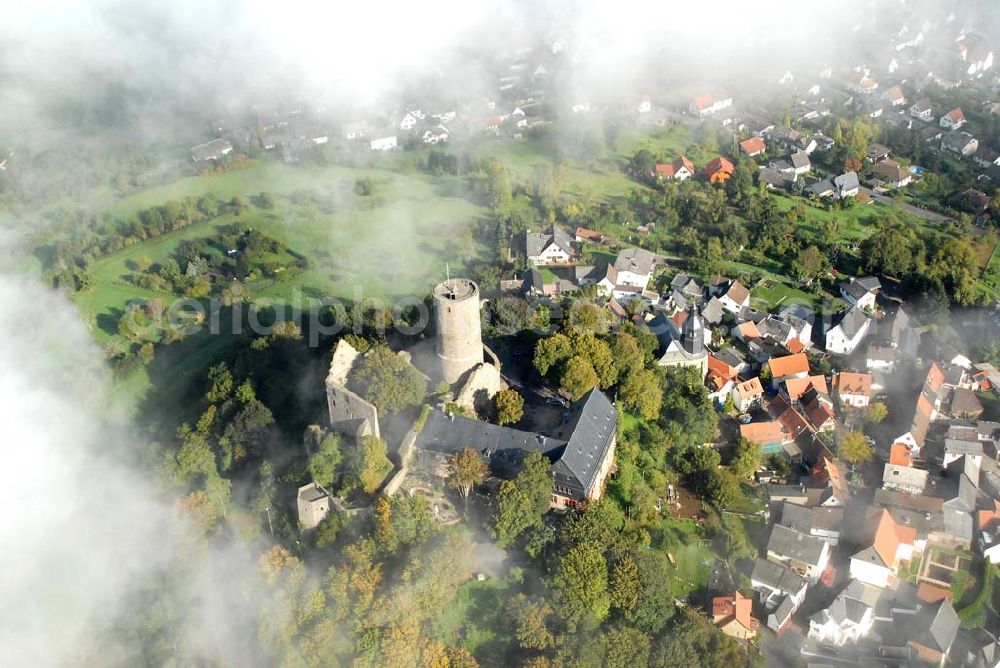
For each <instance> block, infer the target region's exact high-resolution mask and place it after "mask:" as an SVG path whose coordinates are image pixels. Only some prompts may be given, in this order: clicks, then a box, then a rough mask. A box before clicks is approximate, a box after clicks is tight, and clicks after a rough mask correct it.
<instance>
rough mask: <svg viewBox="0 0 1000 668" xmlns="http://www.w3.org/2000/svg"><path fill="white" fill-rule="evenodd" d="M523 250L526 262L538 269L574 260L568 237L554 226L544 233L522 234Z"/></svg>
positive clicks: (571, 244) (573, 252) (574, 256)
mask: <svg viewBox="0 0 1000 668" xmlns="http://www.w3.org/2000/svg"><path fill="white" fill-rule="evenodd" d="M524 248H525V253H526V254H527V256H528V262H530V263H531V264H533V265H535V266H536V267H540V266H543V265H553V264H570V263H571V262H572V261H573V260H574V259H575V258H576V249H575V248H573V243H572V242H571V241H570V238H569V235H568V234H566V233H565V232H563V231H562V230H561V229H559V228H558V227H556V226H555V225H553V226H552V228H551V229H550V230H549V232H548V233H545V232H531V231H530V230H529V231H528V232H525V233H524Z"/></svg>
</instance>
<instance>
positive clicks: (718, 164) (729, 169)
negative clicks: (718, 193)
mask: <svg viewBox="0 0 1000 668" xmlns="http://www.w3.org/2000/svg"><path fill="white" fill-rule="evenodd" d="M734 171H736V168H735V167H733V163H731V162H729V161H728V160H726V159H725V158H723V157H722V156H721V155H720V156H719V157H718V158H715V159H714V160H712V161H711V162H709V163H708V164H707V165H705V174H706V175H707V176H708V180H709V182H710V183H725V182H726V181H728V180H729V177H730V176H732V175H733V172H734Z"/></svg>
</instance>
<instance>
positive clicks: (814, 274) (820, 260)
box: [792, 246, 830, 281]
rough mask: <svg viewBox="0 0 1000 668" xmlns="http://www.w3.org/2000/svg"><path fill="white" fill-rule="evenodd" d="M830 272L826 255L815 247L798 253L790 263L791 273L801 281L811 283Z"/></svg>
mask: <svg viewBox="0 0 1000 668" xmlns="http://www.w3.org/2000/svg"><path fill="white" fill-rule="evenodd" d="M829 270H830V261H829V260H828V259H827V257H826V254H825V253H823V252H822V251H820V249H819V248H817V247H816V246H807V247H806V248H803V249H802V250H801V251H799V254H798V255H796V256H795V261H794V262H792V272H793V273H794V274H795V275H796V276H797V277H798V278H799V279H801V280H805V281H812V280H815V279H817V278H819V277H820V276H821V275H823V274H825V273H826V272H828V271H829Z"/></svg>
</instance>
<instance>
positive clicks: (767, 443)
mask: <svg viewBox="0 0 1000 668" xmlns="http://www.w3.org/2000/svg"><path fill="white" fill-rule="evenodd" d="M740 438H741V439H744V440H747V441H749V442H750V443H758V444H760V450H761V452H762V453H763V454H765V455H773V454H777V453H779V452H781V451H782V449H783V446H784V445H785V443H789V442H791V440H792V439H790V438H788V437H787V435H786V433H785V428H784V427H783V426H782V424H781V423H780V422H778V421H777V420H770V421H767V422H751V423H749V424H741V425H740Z"/></svg>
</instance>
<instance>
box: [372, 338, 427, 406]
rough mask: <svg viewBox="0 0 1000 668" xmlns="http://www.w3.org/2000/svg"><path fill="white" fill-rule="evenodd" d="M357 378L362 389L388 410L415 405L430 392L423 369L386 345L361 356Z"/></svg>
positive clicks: (373, 401) (373, 400) (374, 401)
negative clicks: (418, 369) (419, 368)
mask: <svg viewBox="0 0 1000 668" xmlns="http://www.w3.org/2000/svg"><path fill="white" fill-rule="evenodd" d="M354 380H355V382H356V383H357V385H358V387H359V389H360V390H361V392H360V393H361V394H362V395H363V396H365V397H367V398H368V400H369V401H371V402H372V403H373V404H375V406H376V407H377V408H378V409H379V410H380V411H385V412H387V413H395V412H397V411H399V410H402V409H403V408H406V407H407V406H415V405H417V404H419V403H420V402H421V401H422V400H423V398H424V396H426V394H427V381H426V380H425V379H424V377H423V376H421V375H420V372H419V371H417V370H416V369H415V368H414V367H413V365H412V364H410V363H409V362H407V361H406V360H405V359H403V358H402V357H400V356H399V355H397V354H396V353H394V352H392V350H390V349H389V347H388V346H385V345H380V346H376V347H374V348H372V349H371V350H370V351H369V352H368V354H367V355H365V357H363V358H362V360H361V364H360V366H359V368H358V371H357V373H356V374H355V379H354Z"/></svg>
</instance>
